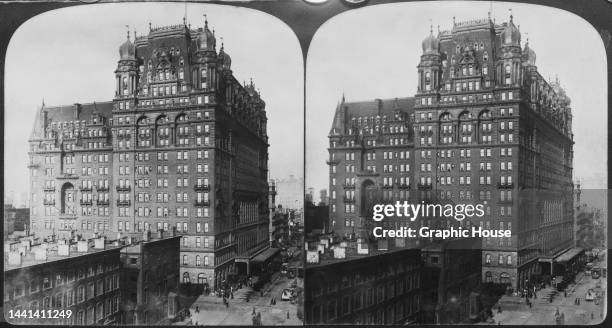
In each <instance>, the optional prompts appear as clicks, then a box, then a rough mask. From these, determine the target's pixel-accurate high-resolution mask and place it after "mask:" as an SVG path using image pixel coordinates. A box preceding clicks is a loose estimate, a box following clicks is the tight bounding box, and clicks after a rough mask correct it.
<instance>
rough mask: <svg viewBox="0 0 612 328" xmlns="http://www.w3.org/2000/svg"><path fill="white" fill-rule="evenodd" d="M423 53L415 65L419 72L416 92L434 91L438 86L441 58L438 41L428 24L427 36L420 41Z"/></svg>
mask: <svg viewBox="0 0 612 328" xmlns="http://www.w3.org/2000/svg"><path fill="white" fill-rule="evenodd" d="M421 45H422V47H423V54H422V55H421V61H420V63H419V65H418V66H417V68H418V72H419V84H418V93H429V92H435V91H437V90H438V88H439V86H440V80H441V72H442V60H441V54H440V41H439V40H438V38H437V37H435V36H434V34H433V27H431V26H430V29H429V36H427V37H426V38H425V40H423V42H422V44H421Z"/></svg>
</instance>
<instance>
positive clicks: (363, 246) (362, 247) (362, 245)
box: [357, 243, 369, 255]
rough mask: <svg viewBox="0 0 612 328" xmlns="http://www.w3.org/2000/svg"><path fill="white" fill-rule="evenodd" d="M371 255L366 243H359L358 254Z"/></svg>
mask: <svg viewBox="0 0 612 328" xmlns="http://www.w3.org/2000/svg"><path fill="white" fill-rule="evenodd" d="M368 253H369V247H368V244H366V243H359V244H358V246H357V254H365V255H367V254H368Z"/></svg>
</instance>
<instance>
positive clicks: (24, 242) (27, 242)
mask: <svg viewBox="0 0 612 328" xmlns="http://www.w3.org/2000/svg"><path fill="white" fill-rule="evenodd" d="M20 245H21V246H23V247H25V248H26V250H29V249H30V247H32V241H31V240H29V239H24V240H22V241H21V244H20Z"/></svg>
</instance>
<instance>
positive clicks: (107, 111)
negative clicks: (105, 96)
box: [30, 101, 113, 140]
mask: <svg viewBox="0 0 612 328" xmlns="http://www.w3.org/2000/svg"><path fill="white" fill-rule="evenodd" d="M112 111H113V102H112V101H105V102H93V103H87V104H73V105H62V106H45V105H44V104H43V106H42V107H41V109H40V111H39V112H38V114H37V115H36V117H35V118H34V125H33V126H32V133H31V134H30V140H32V139H41V138H44V132H45V131H44V130H45V128H46V127H47V126H48V125H49V124H50V123H58V122H69V121H89V120H91V119H92V118H93V117H94V116H96V115H100V116H104V117H106V118H110V117H111V116H112ZM45 116H46V121H45Z"/></svg>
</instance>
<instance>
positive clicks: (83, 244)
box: [77, 240, 89, 253]
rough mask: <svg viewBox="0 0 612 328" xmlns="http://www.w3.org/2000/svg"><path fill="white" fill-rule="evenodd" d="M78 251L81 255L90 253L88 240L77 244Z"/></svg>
mask: <svg viewBox="0 0 612 328" xmlns="http://www.w3.org/2000/svg"><path fill="white" fill-rule="evenodd" d="M77 251H78V252H79V253H87V252H88V251H89V245H88V244H87V240H79V241H78V242H77Z"/></svg>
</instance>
